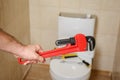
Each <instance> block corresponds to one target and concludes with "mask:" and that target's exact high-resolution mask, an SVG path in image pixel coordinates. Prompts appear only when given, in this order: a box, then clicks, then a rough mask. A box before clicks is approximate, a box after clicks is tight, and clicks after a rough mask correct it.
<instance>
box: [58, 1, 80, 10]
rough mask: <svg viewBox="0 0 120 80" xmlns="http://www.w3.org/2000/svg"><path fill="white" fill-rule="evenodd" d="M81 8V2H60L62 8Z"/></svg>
mask: <svg viewBox="0 0 120 80" xmlns="http://www.w3.org/2000/svg"><path fill="white" fill-rule="evenodd" d="M79 6H80V0H60V8H61V9H62V8H70V9H77V8H79Z"/></svg>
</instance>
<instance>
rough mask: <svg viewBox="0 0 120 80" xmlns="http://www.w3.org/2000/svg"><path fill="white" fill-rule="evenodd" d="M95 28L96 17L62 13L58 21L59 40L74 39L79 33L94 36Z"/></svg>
mask: <svg viewBox="0 0 120 80" xmlns="http://www.w3.org/2000/svg"><path fill="white" fill-rule="evenodd" d="M94 26H95V16H94V15H91V14H73V13H61V14H60V15H59V19H58V38H66V37H72V36H74V35H75V34H77V33H82V34H84V35H86V36H94V28H95V27H94Z"/></svg>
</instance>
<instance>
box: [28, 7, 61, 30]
mask: <svg viewBox="0 0 120 80" xmlns="http://www.w3.org/2000/svg"><path fill="white" fill-rule="evenodd" d="M30 12H31V13H30V22H31V23H30V24H31V27H34V28H35V27H37V26H38V27H40V28H44V29H45V28H55V27H57V26H54V24H57V21H58V15H59V11H58V8H54V7H37V9H30ZM32 25H34V26H32Z"/></svg>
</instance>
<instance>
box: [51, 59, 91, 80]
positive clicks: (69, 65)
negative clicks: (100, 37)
mask: <svg viewBox="0 0 120 80" xmlns="http://www.w3.org/2000/svg"><path fill="white" fill-rule="evenodd" d="M90 72H91V68H90V67H87V66H86V65H85V64H83V63H82V61H81V60H80V59H78V58H73V59H71V58H70V59H67V61H63V60H62V59H54V60H52V61H51V63H50V73H51V74H52V76H54V77H57V78H59V80H79V79H80V78H83V77H84V76H86V75H88V74H90ZM88 76H90V75H88Z"/></svg>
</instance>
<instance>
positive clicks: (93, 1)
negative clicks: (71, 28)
mask: <svg viewBox="0 0 120 80" xmlns="http://www.w3.org/2000/svg"><path fill="white" fill-rule="evenodd" d="M79 1H80V3H79V5H80V8H82V9H99V10H100V9H101V7H102V5H101V4H102V2H103V1H102V0H79Z"/></svg>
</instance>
